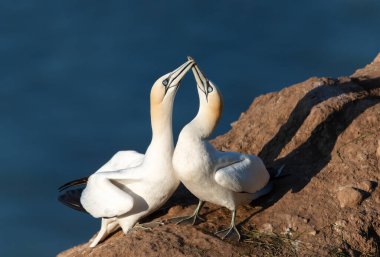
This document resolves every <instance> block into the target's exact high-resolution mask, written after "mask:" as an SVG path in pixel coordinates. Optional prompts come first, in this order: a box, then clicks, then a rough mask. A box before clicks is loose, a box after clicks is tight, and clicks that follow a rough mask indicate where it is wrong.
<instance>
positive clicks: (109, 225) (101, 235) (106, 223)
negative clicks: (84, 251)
mask: <svg viewBox="0 0 380 257" xmlns="http://www.w3.org/2000/svg"><path fill="white" fill-rule="evenodd" d="M117 227H118V223H117V221H116V220H115V219H102V226H101V228H100V230H99V232H98V234H97V235H96V237H95V238H94V239H93V240H92V239H91V240H90V242H91V244H90V247H95V246H96V245H97V244H98V243H99V242H100V241H102V240H104V239H105V238H106V237H107V236H108V235H109V234H111V233H112V232H114V231H115V230H116V228H117Z"/></svg>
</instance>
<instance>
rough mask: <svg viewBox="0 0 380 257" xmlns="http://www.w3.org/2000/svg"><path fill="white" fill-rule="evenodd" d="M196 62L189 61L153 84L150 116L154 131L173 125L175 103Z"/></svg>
mask: <svg viewBox="0 0 380 257" xmlns="http://www.w3.org/2000/svg"><path fill="white" fill-rule="evenodd" d="M194 63H195V62H194V60H189V61H187V62H185V63H184V64H182V65H181V66H179V67H178V68H177V69H175V70H174V71H172V72H169V73H168V74H165V75H163V76H162V77H160V78H159V79H157V80H156V82H155V83H154V84H153V87H152V90H151V91H150V112H151V114H150V116H151V120H152V128H153V130H155V128H156V130H162V129H163V127H166V126H167V125H165V124H169V123H170V124H171V117H172V111H173V102H174V98H175V95H176V92H177V90H178V88H179V86H180V83H181V80H182V79H183V77H184V76H185V75H186V73H187V72H188V71H189V70H190V69H191V68H192V67H193V65H194Z"/></svg>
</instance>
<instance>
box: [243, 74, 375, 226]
mask: <svg viewBox="0 0 380 257" xmlns="http://www.w3.org/2000/svg"><path fill="white" fill-rule="evenodd" d="M333 87H338V88H336V89H338V90H336V89H334V88H333ZM378 88H380V78H374V79H361V80H356V79H350V81H347V80H346V81H344V82H342V83H341V82H339V81H338V80H328V81H327V85H323V86H319V87H317V88H315V89H312V90H311V91H309V92H308V93H307V94H306V95H305V96H304V97H303V98H302V99H301V100H300V101H299V102H298V103H297V105H296V107H295V108H294V109H293V111H292V113H291V114H290V116H289V119H288V120H287V122H286V123H285V124H284V125H283V126H281V128H280V129H279V131H278V133H277V134H276V135H275V136H274V137H273V138H272V139H271V140H270V141H269V142H268V143H267V144H266V145H265V146H264V147H263V149H262V151H261V152H260V154H259V156H260V157H261V158H262V159H263V160H264V162H265V163H266V164H267V165H269V166H274V167H280V166H281V165H285V169H284V173H285V175H286V176H284V177H283V178H280V179H278V180H274V190H273V192H272V193H271V194H269V195H268V196H265V197H263V198H262V199H258V200H256V201H254V202H253V204H255V205H257V204H259V205H261V206H262V207H263V208H262V209H261V210H260V211H259V212H261V211H263V210H265V209H266V208H268V207H270V206H272V205H273V204H274V203H276V202H277V201H279V200H280V199H281V198H282V197H283V196H284V195H285V194H286V193H287V192H289V190H291V191H292V192H293V193H295V192H299V191H300V190H302V189H303V188H304V187H305V186H306V185H307V184H308V183H309V182H310V180H311V179H312V178H313V177H314V176H315V175H317V174H318V173H319V172H320V171H321V170H322V169H323V168H324V167H325V166H326V165H327V164H328V163H329V162H330V160H331V155H332V150H333V148H334V146H335V144H336V141H337V139H338V137H339V135H340V134H341V133H342V132H343V131H344V130H345V129H346V128H347V127H348V126H349V125H350V124H351V123H352V122H353V121H354V120H355V119H356V118H357V117H358V116H359V115H360V114H362V113H363V112H364V111H365V110H367V109H368V108H370V107H372V106H374V105H376V104H379V103H380V96H379V95H376V94H372V93H371V92H372V91H373V90H374V89H375V90H374V91H376V89H378ZM349 93H358V95H357V97H356V98H355V99H353V100H351V101H348V102H345V103H344V104H343V105H341V106H340V108H337V110H333V111H332V112H331V113H330V114H329V115H328V116H327V117H326V118H325V119H324V120H323V121H322V122H321V123H320V124H319V125H317V126H316V127H315V129H314V130H313V131H312V132H311V133H310V137H309V138H308V139H307V140H306V141H305V142H304V143H303V144H301V145H300V146H299V147H297V148H295V149H294V150H293V151H291V152H290V153H289V154H287V155H286V156H284V157H282V158H279V159H276V157H277V156H278V155H279V154H280V152H281V150H282V149H283V148H284V147H285V146H286V145H287V143H289V142H290V141H291V139H292V138H293V137H294V136H295V134H296V133H297V131H298V130H299V128H300V127H301V125H302V124H303V122H304V121H305V119H306V118H307V117H308V115H309V114H310V112H311V109H312V108H313V107H314V106H315V105H317V104H319V103H322V102H323V101H326V100H328V99H330V98H334V97H336V98H338V97H340V95H342V94H349ZM338 101H339V100H338ZM256 213H257V212H255V213H254V214H256ZM254 214H252V216H253V215H254ZM252 216H251V217H252ZM248 219H249V218H248ZM248 219H246V220H248Z"/></svg>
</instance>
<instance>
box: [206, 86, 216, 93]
mask: <svg viewBox="0 0 380 257" xmlns="http://www.w3.org/2000/svg"><path fill="white" fill-rule="evenodd" d="M213 90H214V89H213V88H212V86H210V85H208V86H207V93H211V92H212V91H213Z"/></svg>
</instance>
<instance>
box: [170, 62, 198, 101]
mask: <svg viewBox="0 0 380 257" xmlns="http://www.w3.org/2000/svg"><path fill="white" fill-rule="evenodd" d="M194 64H195V62H194V60H188V61H187V62H185V63H184V64H182V65H181V66H179V67H178V68H177V69H175V70H174V71H172V72H171V73H170V76H169V82H168V86H167V87H166V90H165V94H166V92H167V91H168V90H169V88H172V87H178V86H179V85H180V83H181V80H182V79H183V77H184V76H185V75H186V73H187V72H188V71H189V70H190V69H191V68H192V67H193V65H194Z"/></svg>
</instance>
